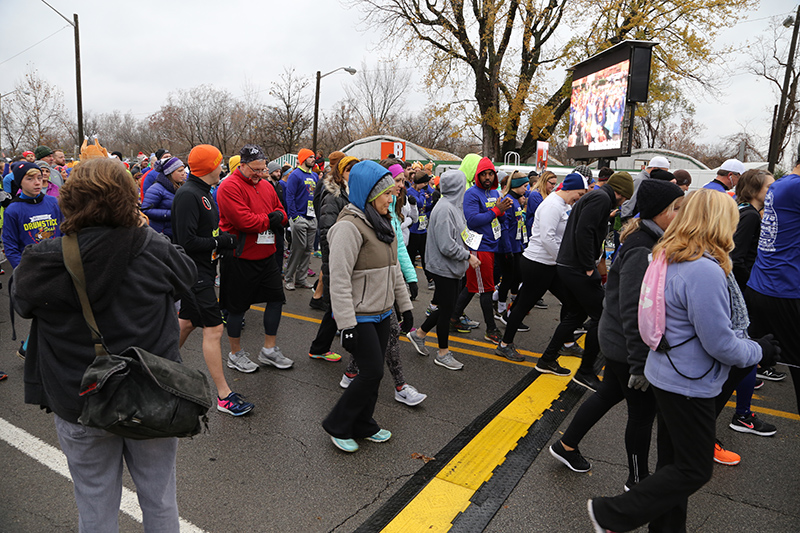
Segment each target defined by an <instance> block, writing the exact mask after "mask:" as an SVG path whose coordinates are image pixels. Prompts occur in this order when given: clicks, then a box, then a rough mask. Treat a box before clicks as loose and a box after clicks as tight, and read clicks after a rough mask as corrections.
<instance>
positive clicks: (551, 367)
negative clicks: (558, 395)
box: [535, 359, 570, 376]
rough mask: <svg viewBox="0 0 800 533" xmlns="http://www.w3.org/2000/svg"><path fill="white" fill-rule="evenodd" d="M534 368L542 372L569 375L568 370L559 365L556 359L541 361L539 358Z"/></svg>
mask: <svg viewBox="0 0 800 533" xmlns="http://www.w3.org/2000/svg"><path fill="white" fill-rule="evenodd" d="M535 368H536V370H538V371H539V372H540V373H542V374H554V375H556V376H569V374H570V371H569V370H567V369H566V368H564V367H563V366H561V365H559V364H558V361H543V360H542V359H539V361H538V362H537V363H536V367H535Z"/></svg>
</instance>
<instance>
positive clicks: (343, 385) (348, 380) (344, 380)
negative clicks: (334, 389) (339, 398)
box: [339, 374, 358, 389]
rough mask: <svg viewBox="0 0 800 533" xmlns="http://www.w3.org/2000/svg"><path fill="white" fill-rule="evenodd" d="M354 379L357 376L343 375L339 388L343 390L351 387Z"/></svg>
mask: <svg viewBox="0 0 800 533" xmlns="http://www.w3.org/2000/svg"><path fill="white" fill-rule="evenodd" d="M356 375H358V374H356ZM354 379H356V376H353V377H350V376H348V375H347V374H342V379H341V380H340V381H339V386H340V387H341V388H343V389H346V388H347V387H349V386H350V384H351V383H352V382H353V380H354Z"/></svg>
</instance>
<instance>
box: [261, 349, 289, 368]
mask: <svg viewBox="0 0 800 533" xmlns="http://www.w3.org/2000/svg"><path fill="white" fill-rule="evenodd" d="M258 362H259V363H262V364H265V365H272V366H274V367H275V368H280V369H281V370H283V369H286V368H290V367H291V366H292V365H293V364H294V361H292V360H291V359H289V358H288V357H285V356H284V355H283V353H282V352H281V349H280V348H278V347H277V346H276V347H275V349H274V350H273V351H272V353H267V349H266V348H261V352H260V353H259V354H258Z"/></svg>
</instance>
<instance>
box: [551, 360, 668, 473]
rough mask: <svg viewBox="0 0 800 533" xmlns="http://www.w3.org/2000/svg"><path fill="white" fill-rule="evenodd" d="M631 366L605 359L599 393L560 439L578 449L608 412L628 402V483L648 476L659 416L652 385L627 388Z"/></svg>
mask: <svg viewBox="0 0 800 533" xmlns="http://www.w3.org/2000/svg"><path fill="white" fill-rule="evenodd" d="M629 371H630V367H629V366H628V364H627V363H619V362H617V361H612V360H610V359H608V358H606V370H605V374H603V381H602V382H601V383H600V386H599V387H598V388H597V392H595V393H594V394H592V395H591V396H589V398H587V399H586V401H585V402H583V404H582V405H581V407H580V409H578V412H577V413H575V418H573V419H572V422H570V424H569V427H568V428H567V430H566V431H565V432H564V436H563V437H561V442H563V443H564V444H566V445H567V446H569V447H570V448H577V447H578V444H580V442H581V439H583V437H584V436H585V435H586V433H587V432H588V431H589V430H590V429H592V428H593V427H594V425H595V424H597V423H598V422H599V421H600V419H601V418H603V417H604V416H605V414H606V413H607V412H608V411H609V410H610V409H611V408H612V407H614V406H615V405H617V404H618V403H619V402H621V401H622V400H623V399H624V400H625V402H626V403H627V404H628V424H627V425H626V427H625V450H626V451H627V453H628V486H633V485H634V484H636V483H639V482H640V481H641V480H643V479H644V478H646V477H647V476H648V475H649V467H648V463H647V458H648V454H649V452H650V435H651V434H652V432H653V421H654V420H655V418H656V398H655V396H654V395H653V389H652V387H650V388H648V389H647V391H645V392H642V391H638V390H634V389H631V388H628V376H629Z"/></svg>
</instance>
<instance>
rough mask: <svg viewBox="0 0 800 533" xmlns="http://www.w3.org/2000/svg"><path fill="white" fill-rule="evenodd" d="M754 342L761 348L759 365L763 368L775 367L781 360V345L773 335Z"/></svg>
mask: <svg viewBox="0 0 800 533" xmlns="http://www.w3.org/2000/svg"><path fill="white" fill-rule="evenodd" d="M754 340H755V341H756V342H757V343H758V345H759V346H761V361H759V363H758V364H759V365H761V367H762V368H769V367H771V366H775V363H777V362H778V361H779V360H780V355H781V345H780V343H779V342H778V341H777V340H776V339H775V337H774V336H773V335H772V333H770V334H769V335H764V336H763V337H761V338H760V339H754Z"/></svg>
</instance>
